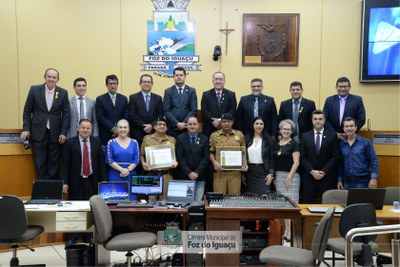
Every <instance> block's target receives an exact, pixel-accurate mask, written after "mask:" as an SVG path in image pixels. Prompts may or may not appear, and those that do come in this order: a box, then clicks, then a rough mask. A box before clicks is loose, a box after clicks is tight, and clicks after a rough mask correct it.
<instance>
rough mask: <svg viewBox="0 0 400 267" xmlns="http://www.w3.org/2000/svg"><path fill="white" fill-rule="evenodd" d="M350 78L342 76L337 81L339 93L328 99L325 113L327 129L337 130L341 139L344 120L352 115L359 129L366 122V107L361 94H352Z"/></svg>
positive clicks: (343, 135)
mask: <svg viewBox="0 0 400 267" xmlns="http://www.w3.org/2000/svg"><path fill="white" fill-rule="evenodd" d="M350 88H351V84H350V80H349V79H348V78H347V77H341V78H339V79H338V80H337V81H336V91H337V92H338V94H337V95H333V96H330V97H328V98H327V99H326V101H325V105H324V113H325V119H326V124H325V128H326V130H327V131H335V132H336V134H337V136H338V138H339V139H342V140H343V139H344V138H345V134H344V132H343V120H344V119H345V118H347V117H352V118H354V119H355V120H356V125H357V127H358V130H359V129H361V128H362V127H363V125H364V124H365V107H364V103H363V100H362V98H361V97H360V96H357V95H352V94H350V93H349V92H350Z"/></svg>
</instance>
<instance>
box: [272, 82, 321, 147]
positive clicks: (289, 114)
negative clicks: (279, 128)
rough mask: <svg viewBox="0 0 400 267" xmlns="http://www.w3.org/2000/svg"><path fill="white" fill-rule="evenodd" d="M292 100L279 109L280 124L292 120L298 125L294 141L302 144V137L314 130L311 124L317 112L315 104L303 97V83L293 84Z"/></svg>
mask: <svg viewBox="0 0 400 267" xmlns="http://www.w3.org/2000/svg"><path fill="white" fill-rule="evenodd" d="M289 92H290V94H291V95H292V98H291V99H288V100H285V101H283V102H282V103H281V106H280V108H279V115H278V123H280V122H281V121H283V120H286V119H290V120H292V121H293V122H294V124H295V125H296V130H295V131H294V133H293V134H294V139H295V140H296V141H297V142H300V136H301V135H302V134H303V133H305V132H308V131H311V130H312V129H313V125H312V122H311V116H312V112H313V111H314V110H315V102H314V101H312V100H308V99H305V98H304V97H303V96H302V95H303V85H302V84H301V82H297V81H295V82H292V83H291V84H290V89H289Z"/></svg>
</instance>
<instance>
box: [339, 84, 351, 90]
mask: <svg viewBox="0 0 400 267" xmlns="http://www.w3.org/2000/svg"><path fill="white" fill-rule="evenodd" d="M349 87H350V86H348V85H338V86H336V88H337V89H347V88H349Z"/></svg>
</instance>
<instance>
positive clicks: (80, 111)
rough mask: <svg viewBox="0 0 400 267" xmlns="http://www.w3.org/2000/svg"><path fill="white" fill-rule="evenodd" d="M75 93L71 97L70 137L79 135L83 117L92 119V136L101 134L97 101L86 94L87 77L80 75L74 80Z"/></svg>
mask: <svg viewBox="0 0 400 267" xmlns="http://www.w3.org/2000/svg"><path fill="white" fill-rule="evenodd" d="M74 90H75V95H74V96H72V97H71V98H70V99H69V106H70V108H71V112H70V120H69V131H68V137H69V138H71V137H74V136H77V134H78V132H77V129H78V124H79V121H80V120H82V119H89V120H90V121H92V125H93V133H92V136H96V137H98V136H99V128H98V127H97V118H96V110H95V108H94V107H95V104H96V102H95V101H94V100H93V99H91V98H89V97H87V96H86V91H87V83H86V79H85V78H82V77H79V78H76V79H75V80H74Z"/></svg>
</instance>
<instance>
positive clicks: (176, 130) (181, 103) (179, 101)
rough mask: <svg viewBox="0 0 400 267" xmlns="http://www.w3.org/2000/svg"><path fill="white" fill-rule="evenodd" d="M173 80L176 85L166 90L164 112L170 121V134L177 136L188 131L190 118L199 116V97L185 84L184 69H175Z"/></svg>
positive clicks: (194, 90)
mask: <svg viewBox="0 0 400 267" xmlns="http://www.w3.org/2000/svg"><path fill="white" fill-rule="evenodd" d="M173 79H174V82H175V84H174V85H173V86H171V87H170V88H167V89H165V93H164V99H163V111H164V115H165V117H166V118H167V121H168V134H169V135H171V136H176V135H178V134H180V133H183V132H185V131H186V130H187V127H186V123H187V120H188V118H189V117H190V116H196V115H197V95H196V89H194V88H193V87H190V86H188V85H186V84H185V80H186V70H185V69H184V68H182V67H177V68H175V69H174V71H173Z"/></svg>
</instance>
